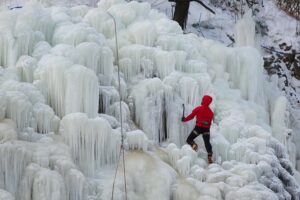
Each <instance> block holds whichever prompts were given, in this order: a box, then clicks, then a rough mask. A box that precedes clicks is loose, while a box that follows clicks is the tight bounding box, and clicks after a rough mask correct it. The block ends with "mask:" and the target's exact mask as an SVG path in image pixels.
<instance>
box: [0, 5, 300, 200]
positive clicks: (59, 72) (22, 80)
mask: <svg viewBox="0 0 300 200" xmlns="http://www.w3.org/2000/svg"><path fill="white" fill-rule="evenodd" d="M44 2H46V1H44ZM53 2H54V1H53ZM46 5H51V1H48V2H47V3H46ZM108 13H110V14H111V15H113V16H114V17H115V19H116V22H117V29H118V31H117V38H118V45H119V46H118V47H116V43H115V39H116V34H115V30H114V22H113V19H112V17H111V16H110V15H109V14H108ZM248 17H249V16H248ZM249 21H250V22H249ZM247 24H251V19H249V18H248V22H247V21H246V22H241V23H240V27H239V28H238V29H239V30H241V29H243V26H245V25H246V27H247V28H250V29H251V28H253V27H251V26H249V25H247ZM0 27H1V29H0V32H1V34H0V44H1V46H0V47H1V48H0V65H1V66H2V67H1V69H0V120H1V121H0V199H1V198H4V199H16V200H21V199H22V200H23V199H25V200H29V199H33V200H41V199H42V200H48V199H49V200H50V199H51V200H54V199H55V200H57V199H61V200H65V199H68V200H74V199H75V200H88V199H89V200H90V199H93V200H94V199H95V200H96V199H101V200H107V199H110V198H111V192H112V190H111V189H112V188H111V186H112V182H113V177H114V169H115V167H116V164H117V160H118V156H119V150H120V141H121V134H120V133H121V131H120V121H118V120H119V118H120V115H121V113H120V111H119V105H120V104H119V103H120V101H121V109H122V119H123V123H124V124H123V127H124V130H125V132H126V133H125V136H126V138H125V146H124V147H125V148H126V152H125V160H126V163H127V165H126V175H127V186H128V188H127V189H128V198H129V199H133V200H140V199H147V200H152V199H158V200H167V199H170V198H173V199H175V200H186V199H212V200H214V199H216V200H219V199H226V200H234V199H241V198H243V199H247V200H248V199H249V200H250V199H251V200H252V199H257V200H259V199H261V200H265V199H270V200H274V199H280V200H281V199H282V200H283V199H300V196H299V195H300V190H299V185H298V183H297V182H296V180H295V178H294V175H297V171H295V164H296V162H295V160H296V153H295V152H296V151H295V146H294V144H293V142H292V137H293V135H292V133H291V132H290V131H289V129H288V128H287V126H286V121H285V119H286V118H285V116H286V115H288V113H287V112H286V100H285V98H284V97H282V96H281V94H280V92H279V91H278V89H277V88H276V85H275V84H274V83H273V82H272V81H270V80H268V79H267V77H265V75H264V73H263V66H262V65H263V60H262V58H261V56H260V54H259V52H258V51H257V50H256V49H255V48H253V47H249V46H247V47H242V46H243V45H245V44H246V45H249V44H250V45H251V44H252V43H251V41H252V40H251V39H252V38H248V39H247V38H245V37H251V34H249V33H251V31H250V32H247V34H245V37H244V36H243V34H239V36H240V41H241V42H240V43H241V45H240V47H235V48H227V47H225V46H223V45H221V44H219V43H216V42H214V41H211V40H207V39H204V38H199V37H198V36H196V35H194V34H182V30H181V29H180V26H179V25H178V24H177V23H176V22H174V21H171V20H169V19H167V18H166V16H165V15H164V14H162V13H159V12H158V11H156V10H153V9H151V7H150V5H149V4H148V3H138V2H134V1H132V2H129V3H127V2H125V1H122V0H117V1H111V0H103V1H101V2H100V3H99V4H98V6H97V7H96V8H89V7H87V6H77V7H72V8H66V7H60V6H56V7H43V5H40V4H37V3H34V2H31V3H29V4H27V5H26V6H25V7H24V8H22V9H17V10H5V9H3V10H1V12H0ZM243 37H244V38H243ZM248 40H249V41H250V42H243V41H248ZM117 50H118V51H117ZM117 53H118V55H119V60H117ZM117 65H119V67H120V70H121V88H120V89H121V90H120V91H121V92H120V93H119V88H118V87H119V86H118V76H117ZM205 94H209V95H211V96H212V97H213V99H214V101H213V104H212V105H211V107H212V109H213V110H214V112H215V119H214V123H213V125H212V128H211V142H212V144H213V151H214V159H215V160H216V164H213V165H210V166H207V163H206V152H205V149H204V144H203V142H202V139H201V138H199V139H197V140H196V142H197V143H198V144H199V147H200V149H199V153H198V154H197V153H195V152H194V151H193V150H192V149H191V148H190V147H189V146H187V145H184V144H185V139H186V137H187V136H188V134H189V132H190V131H191V130H192V128H193V126H194V122H193V121H192V122H189V123H186V124H183V123H181V122H180V119H181V116H182V104H185V107H186V113H185V115H187V114H188V113H189V112H191V111H192V109H193V107H195V106H197V105H199V104H200V101H201V98H202V96H203V95H205ZM98 113H101V114H98ZM275 138H276V139H275ZM159 144H160V145H161V147H160V146H159ZM119 165H120V166H119V170H118V171H117V172H118V173H117V179H116V184H115V190H114V197H115V199H119V200H123V199H125V196H124V194H125V193H124V181H123V179H122V178H123V164H122V162H120V163H119Z"/></svg>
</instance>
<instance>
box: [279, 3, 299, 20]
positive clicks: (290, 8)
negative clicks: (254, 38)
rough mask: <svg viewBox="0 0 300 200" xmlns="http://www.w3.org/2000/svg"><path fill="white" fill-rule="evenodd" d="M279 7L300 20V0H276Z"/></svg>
mask: <svg viewBox="0 0 300 200" xmlns="http://www.w3.org/2000/svg"><path fill="white" fill-rule="evenodd" d="M275 1H276V4H277V5H278V7H280V8H281V9H282V10H284V11H285V12H287V13H288V14H289V15H290V16H292V17H294V18H296V19H297V20H300V0H275Z"/></svg>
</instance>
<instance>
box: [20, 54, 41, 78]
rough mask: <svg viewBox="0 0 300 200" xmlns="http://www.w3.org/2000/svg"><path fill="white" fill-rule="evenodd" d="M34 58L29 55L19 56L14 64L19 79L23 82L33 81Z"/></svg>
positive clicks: (35, 62) (35, 63)
mask: <svg viewBox="0 0 300 200" xmlns="http://www.w3.org/2000/svg"><path fill="white" fill-rule="evenodd" d="M36 65H37V61H36V59H34V58H32V57H30V56H21V57H20V58H19V60H18V62H17V64H16V67H17V69H18V71H19V74H20V77H21V80H22V81H24V82H29V83H32V82H33V71H34V70H35V68H36V67H37V66H36Z"/></svg>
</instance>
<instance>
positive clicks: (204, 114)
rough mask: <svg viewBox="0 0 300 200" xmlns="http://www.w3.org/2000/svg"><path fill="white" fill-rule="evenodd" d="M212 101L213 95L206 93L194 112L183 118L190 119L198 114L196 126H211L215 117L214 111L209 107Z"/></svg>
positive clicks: (185, 120)
mask: <svg viewBox="0 0 300 200" xmlns="http://www.w3.org/2000/svg"><path fill="white" fill-rule="evenodd" d="M211 102H212V97H211V96H208V95H205V96H204V97H203V98H202V103H201V106H197V107H196V108H194V110H193V112H192V113H191V114H190V115H188V116H187V117H185V118H184V119H183V121H184V122H187V121H190V120H191V119H193V118H194V117H195V116H196V126H199V127H203V128H210V125H211V121H212V120H213V118H214V113H213V112H212V111H211V109H210V108H209V104H210V103H211Z"/></svg>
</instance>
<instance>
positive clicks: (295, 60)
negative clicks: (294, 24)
mask: <svg viewBox="0 0 300 200" xmlns="http://www.w3.org/2000/svg"><path fill="white" fill-rule="evenodd" d="M279 48H280V51H278V50H275V48H273V47H271V48H270V49H267V51H269V52H271V55H268V56H265V57H264V61H265V64H264V66H265V69H266V70H267V71H268V73H269V74H277V75H278V76H279V77H281V76H284V74H283V73H282V70H281V69H282V68H283V67H286V68H287V69H288V70H290V71H291V75H292V76H294V77H295V78H296V79H298V80H300V54H299V52H297V51H296V50H295V49H293V47H292V46H288V45H287V44H286V43H281V44H279Z"/></svg>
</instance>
